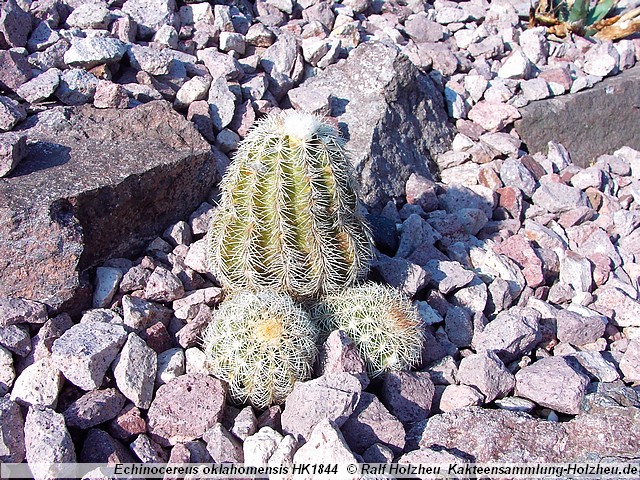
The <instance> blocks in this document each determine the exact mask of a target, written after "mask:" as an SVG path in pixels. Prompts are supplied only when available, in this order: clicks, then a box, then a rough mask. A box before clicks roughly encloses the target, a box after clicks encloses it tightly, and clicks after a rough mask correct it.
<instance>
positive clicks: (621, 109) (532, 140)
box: [515, 67, 640, 167]
mask: <svg viewBox="0 0 640 480" xmlns="http://www.w3.org/2000/svg"><path fill="white" fill-rule="evenodd" d="M638 83H640V67H635V68H631V69H629V70H626V71H624V72H623V73H621V74H620V75H617V76H615V77H610V78H607V79H605V80H604V81H603V82H601V83H599V84H597V85H596V86H595V87H593V88H591V89H588V90H583V91H581V92H578V93H572V94H569V95H562V96H560V97H556V98H550V99H546V100H539V101H537V102H533V103H531V104H529V105H527V106H526V107H524V108H521V109H520V114H521V115H522V118H521V119H520V120H517V121H516V123H515V127H516V130H517V131H518V133H519V134H520V137H521V138H522V141H523V142H524V143H525V144H526V145H527V147H528V148H529V151H530V152H532V153H533V152H540V151H545V152H546V148H547V143H548V142H550V141H554V142H558V143H561V144H562V145H564V146H565V148H566V149H567V150H568V151H569V153H570V154H571V159H572V160H573V163H575V164H576V165H580V166H581V167H588V166H589V165H590V164H591V162H592V161H593V160H595V159H596V158H598V156H600V155H602V154H605V153H609V154H611V153H613V152H614V151H615V150H618V149H619V148H621V147H623V146H625V145H627V146H629V147H631V148H635V149H636V150H640V129H639V128H638V125H640V89H639V88H638Z"/></svg>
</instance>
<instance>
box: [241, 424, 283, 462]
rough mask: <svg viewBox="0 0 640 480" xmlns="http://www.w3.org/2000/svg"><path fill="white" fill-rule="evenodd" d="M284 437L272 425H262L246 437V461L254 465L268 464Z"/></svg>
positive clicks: (243, 446) (243, 447)
mask: <svg viewBox="0 0 640 480" xmlns="http://www.w3.org/2000/svg"><path fill="white" fill-rule="evenodd" d="M282 438H283V437H282V435H281V434H280V433H278V432H276V431H275V430H274V429H272V428H271V427H262V428H261V429H260V431H259V432H257V433H255V434H253V435H251V436H250V437H248V438H247V439H245V441H244V443H243V445H242V450H243V454H244V463H245V464H246V465H249V466H254V467H257V466H261V465H266V464H267V462H268V461H269V458H271V455H273V453H274V452H275V451H276V449H277V448H278V445H279V443H280V442H281V441H282Z"/></svg>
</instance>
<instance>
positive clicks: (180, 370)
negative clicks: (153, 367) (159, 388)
mask: <svg viewBox="0 0 640 480" xmlns="http://www.w3.org/2000/svg"><path fill="white" fill-rule="evenodd" d="M184 373H185V356H184V350H183V349H181V348H171V349H169V350H165V351H164V352H162V353H160V354H158V371H157V373H156V385H164V384H165V383H169V382H170V381H171V380H173V379H174V378H176V377H179V376H180V375H184Z"/></svg>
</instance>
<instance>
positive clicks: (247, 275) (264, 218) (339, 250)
mask: <svg viewBox="0 0 640 480" xmlns="http://www.w3.org/2000/svg"><path fill="white" fill-rule="evenodd" d="M354 184H355V182H354V176H353V173H352V167H351V164H350V163H349V160H348V158H347V157H346V155H345V150H344V142H343V141H342V139H341V138H340V136H339V135H338V132H337V130H336V129H335V128H334V127H333V126H331V125H329V124H327V123H323V122H322V121H321V119H319V118H317V117H315V116H313V115H310V114H305V113H300V112H293V111H289V112H280V113H276V114H271V115H269V116H267V117H266V118H265V119H263V120H261V121H259V122H258V123H257V124H256V125H255V126H254V127H253V129H252V130H251V131H250V132H249V134H248V135H247V137H246V138H245V140H244V141H243V142H242V143H241V145H240V147H239V149H238V151H237V153H236V156H235V158H234V160H233V161H232V162H231V164H230V165H229V168H228V170H227V173H226V175H225V177H224V178H223V180H222V182H221V189H222V198H221V201H220V205H219V207H218V208H217V209H216V212H215V215H214V218H213V221H212V224H211V228H210V231H209V252H208V253H209V265H210V268H211V270H212V271H213V273H214V274H215V276H216V278H217V279H218V280H219V281H220V282H221V284H222V285H223V287H225V288H226V289H227V290H231V291H233V290H253V291H258V290H261V289H272V290H275V291H280V292H285V293H288V294H290V295H292V296H293V297H294V298H296V299H309V298H316V297H318V296H320V295H323V294H325V293H330V292H335V291H338V290H340V289H341V288H343V287H344V286H348V285H352V284H354V283H355V281H356V280H357V279H358V278H359V277H361V276H362V275H363V274H364V273H365V271H366V269H367V267H368V263H369V260H370V258H371V252H372V247H371V241H370V236H369V232H368V229H367V226H366V225H365V223H364V219H363V218H362V216H361V215H360V213H359V211H358V198H357V195H356V193H355V187H354Z"/></svg>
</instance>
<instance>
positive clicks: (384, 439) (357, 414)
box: [340, 392, 405, 455]
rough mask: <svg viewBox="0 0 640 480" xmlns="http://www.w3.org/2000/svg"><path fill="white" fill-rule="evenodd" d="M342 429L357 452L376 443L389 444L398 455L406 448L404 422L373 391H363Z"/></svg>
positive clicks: (348, 442)
mask: <svg viewBox="0 0 640 480" xmlns="http://www.w3.org/2000/svg"><path fill="white" fill-rule="evenodd" d="M340 430H341V431H342V434H343V435H344V439H345V440H346V441H347V444H348V445H349V448H351V450H352V451H354V452H356V453H360V454H361V453H363V452H364V451H365V450H366V449H367V448H369V447H370V446H371V445H373V444H374V443H382V444H384V445H387V446H388V447H389V448H391V450H393V452H394V453H395V454H396V455H397V454H399V453H401V452H402V451H403V450H404V445H405V433H404V427H403V426H402V423H400V421H399V420H398V419H397V418H395V417H394V416H393V415H391V414H390V413H389V411H388V410H387V409H386V408H385V406H384V405H383V404H382V402H380V400H378V398H377V397H376V396H375V395H373V394H371V393H367V392H362V395H361V396H360V402H359V403H358V405H357V406H356V409H355V410H354V411H353V413H352V414H351V416H350V417H349V419H348V420H347V421H346V422H345V423H344V425H342V427H341V428H340Z"/></svg>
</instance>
